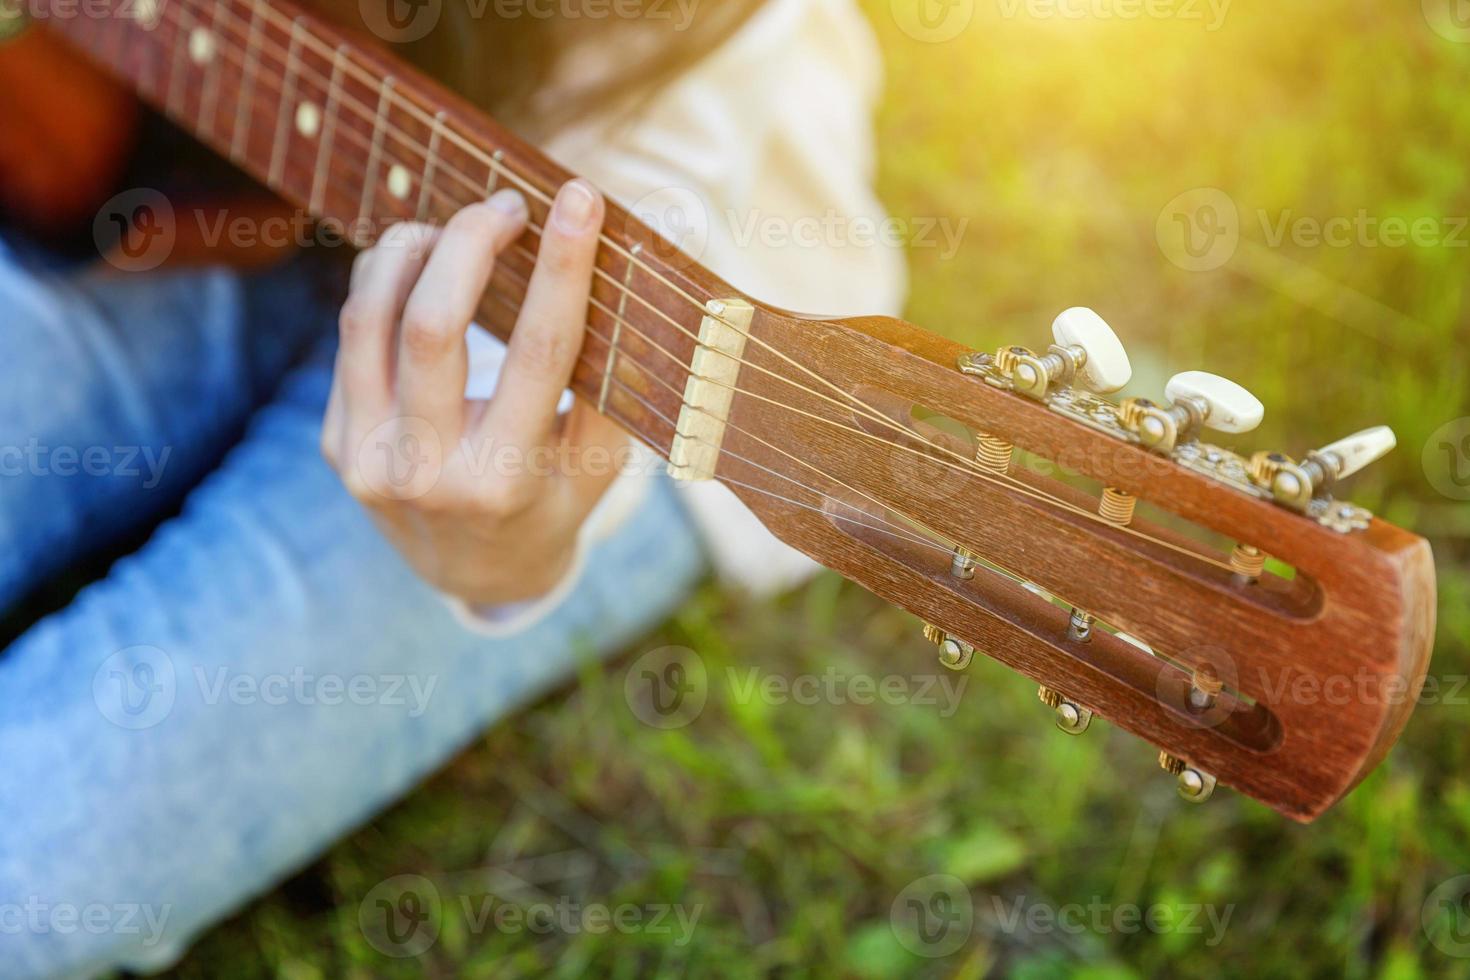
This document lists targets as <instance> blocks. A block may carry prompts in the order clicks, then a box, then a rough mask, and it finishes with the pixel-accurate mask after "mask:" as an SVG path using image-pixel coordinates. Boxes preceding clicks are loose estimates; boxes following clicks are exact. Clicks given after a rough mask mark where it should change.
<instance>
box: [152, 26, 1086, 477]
mask: <svg viewBox="0 0 1470 980" xmlns="http://www.w3.org/2000/svg"><path fill="white" fill-rule="evenodd" d="M220 9H222V10H224V12H225V15H226V16H227V17H229V18H231V19H232V20H233V21H235V22H236V23H243V21H241V20H240V18H238V17H237V16H236V15H235V14H233V13H232V12H230V11H229V10H228V9H227V8H224V7H221V8H220ZM262 9H269V8H262ZM167 15H168V11H165V13H164V16H167ZM180 17H182V15H180ZM179 26H182V21H180V23H179ZM224 50H227V51H228V50H229V49H224ZM257 50H263V51H266V52H268V53H270V54H273V55H276V56H279V55H280V54H281V53H282V49H281V48H280V46H279V45H277V44H275V43H274V42H272V41H270V40H269V39H265V40H264V41H263V44H262V45H261V46H259V47H258V48H257ZM229 53H230V54H234V52H233V51H229ZM232 60H234V61H235V63H236V64H237V65H243V58H241V57H238V56H237V57H234V58H233V59H232ZM288 60H289V53H287V57H286V59H281V58H279V57H277V61H276V65H275V66H276V67H280V68H282V69H284V68H285V67H287V65H286V62H287V61H288ZM295 74H296V76H297V78H298V80H299V79H301V78H303V77H310V78H311V79H314V81H315V82H316V83H317V86H318V88H320V89H321V90H322V94H323V95H325V96H327V97H328V98H330V97H331V95H330V92H331V87H332V86H331V82H330V81H329V80H328V79H326V78H325V77H323V76H322V75H321V74H319V73H317V72H316V71H314V70H313V69H312V68H311V67H310V66H309V65H302V66H300V67H299V68H298V70H297V71H296V73H295ZM259 81H260V79H258V78H257V79H256V82H257V83H258V82H259ZM265 81H266V82H267V83H268V84H270V85H272V86H273V87H274V90H275V91H276V93H277V94H278V95H284V91H283V88H284V86H283V85H279V84H275V79H274V78H273V77H271V76H266V78H265ZM369 81H371V79H369ZM390 98H391V93H390ZM343 102H346V103H348V104H349V108H351V109H353V112H354V115H355V116H356V118H358V119H360V120H362V121H364V122H367V121H369V120H368V115H367V111H368V110H367V107H366V106H365V105H364V104H363V103H361V102H359V101H358V100H356V99H355V98H352V97H351V95H350V94H347V95H345V96H344V97H342V98H339V99H338V105H339V106H340V105H341V104H342V103H343ZM166 111H169V112H170V113H171V112H172V110H171V107H170V108H168V109H166ZM252 118H253V115H252ZM180 122H181V123H186V124H187V121H186V120H182V119H181V120H180ZM383 130H384V132H385V133H387V134H388V135H390V136H392V137H393V138H394V139H395V140H397V141H398V142H399V143H400V144H401V145H403V146H404V147H405V148H406V149H408V150H409V151H410V152H413V153H416V154H418V155H419V157H420V158H421V159H422V160H423V162H424V164H425V166H426V167H427V164H428V160H429V157H428V153H429V150H428V148H427V147H425V146H424V144H422V143H419V142H417V141H416V140H414V139H413V138H412V137H411V136H409V135H408V134H406V133H404V132H403V131H402V130H400V129H399V128H398V127H396V126H394V125H393V123H392V121H391V119H390V120H387V121H386V125H385V126H384V127H383ZM348 134H349V135H350V136H351V137H352V139H353V140H354V142H355V143H356V144H357V146H358V147H359V148H362V149H368V150H371V144H370V143H369V142H368V141H367V140H366V139H365V138H364V137H363V136H362V134H360V133H358V132H357V131H356V130H353V129H351V128H349V129H348ZM487 162H489V163H490V164H491V166H492V169H493V170H495V171H497V172H502V173H505V174H506V175H508V176H510V177H512V178H513V179H514V178H516V176H517V175H515V174H514V172H513V171H507V170H505V168H504V165H503V163H500V162H497V161H494V160H493V159H492V160H489V161H487ZM436 163H437V167H436V169H442V170H443V171H444V172H445V173H446V174H447V175H449V176H451V177H454V178H455V179H456V180H457V181H458V182H459V183H460V184H461V185H462V186H463V187H465V188H466V189H468V190H470V191H472V192H473V193H474V194H475V195H476V196H475V200H479V199H480V197H481V193H482V190H483V185H482V184H480V183H477V182H474V181H473V180H472V179H471V178H469V177H468V176H466V175H464V174H463V173H462V172H461V171H459V170H458V168H456V167H454V166H452V165H451V164H448V163H447V162H444V161H436ZM352 172H353V173H355V174H356V175H358V176H361V177H362V178H363V179H364V180H366V177H367V174H366V172H365V169H362V170H353V171H352ZM516 182H517V183H523V182H522V181H520V180H518V179H517V180H516ZM531 190H533V192H534V196H536V197H538V199H540V200H542V201H543V202H546V203H549V201H550V198H548V197H547V196H546V195H545V194H542V193H540V192H539V191H536V190H535V189H534V188H531ZM428 194H429V196H430V197H435V196H437V197H439V198H440V199H441V200H445V201H448V202H449V203H450V204H451V205H452V206H454V207H455V208H456V209H457V208H460V207H464V206H465V205H466V204H469V203H473V202H471V201H460V200H458V199H456V198H454V197H452V196H450V195H449V194H447V193H446V192H444V191H443V190H441V189H440V188H439V187H438V186H437V185H432V184H431V185H430V187H429V188H428ZM402 218H403V220H405V221H408V220H413V219H412V218H411V216H409V215H406V214H405V215H403V216H402ZM527 224H528V227H529V228H530V230H531V231H532V232H533V233H535V234H536V235H541V234H542V233H543V231H544V229H543V228H542V227H541V226H540V225H538V224H536V222H535V221H534V220H531V221H528V222H527ZM600 241H602V242H603V243H604V244H607V245H609V246H610V247H611V249H612V250H613V251H616V252H618V253H619V254H623V255H627V256H629V257H630V259H632V256H631V253H629V252H627V251H626V250H624V249H622V248H621V247H620V246H618V245H617V244H616V243H615V242H612V241H610V240H609V239H607V238H606V237H601V238H600ZM517 246H518V247H519V248H520V250H521V251H524V252H526V254H527V256H528V257H530V258H534V256H532V255H531V253H530V252H529V251H527V250H526V249H524V247H523V246H519V243H517ZM632 264H634V265H636V266H638V267H639V268H643V269H645V270H647V271H649V272H650V273H651V274H653V275H655V277H656V278H659V280H660V281H661V282H664V283H665V284H666V285H669V287H670V288H671V289H674V290H675V291H676V292H679V293H680V294H681V296H682V298H684V299H686V300H688V301H689V302H690V303H691V304H693V307H694V309H695V311H696V312H699V313H701V314H702V315H704V316H710V317H712V318H713V319H715V320H716V321H718V322H720V323H723V324H725V325H726V326H729V327H730V328H731V329H732V330H735V331H737V332H738V333H740V334H741V335H742V336H743V337H745V338H746V339H747V340H751V341H754V342H755V343H756V344H757V345H758V346H761V347H764V348H766V349H768V350H770V351H771V352H772V353H774V354H775V355H776V356H777V357H779V358H780V359H782V360H784V361H787V362H788V363H790V364H792V365H793V366H795V367H797V368H798V369H800V370H801V371H803V372H805V373H807V374H810V375H811V376H812V377H814V378H816V379H817V380H819V381H821V382H822V383H823V384H824V385H826V386H828V387H830V388H832V389H833V390H834V391H836V392H837V393H838V394H840V395H842V396H843V397H844V398H846V399H848V402H849V403H850V404H844V403H842V402H839V401H837V400H835V399H833V398H832V397H830V396H828V395H824V394H822V393H821V392H819V391H816V390H815V389H812V388H810V387H808V386H806V385H803V384H800V383H799V382H796V381H793V380H792V379H790V378H789V377H787V376H786V375H783V374H779V373H777V372H774V371H772V370H771V369H769V368H767V367H765V366H764V365H761V364H757V363H754V362H751V361H747V360H744V359H743V358H742V359H738V360H739V363H741V364H742V365H745V366H748V367H751V368H753V369H755V370H757V371H761V372H762V373H765V374H767V375H770V376H772V377H775V378H777V379H778V380H780V381H782V382H784V383H786V384H788V385H791V386H792V387H794V388H797V389H798V390H800V391H803V392H805V393H807V394H810V395H812V396H814V397H817V398H821V399H822V400H824V401H828V402H831V403H832V404H836V405H839V406H840V407H842V408H843V409H845V410H848V411H851V410H852V409H854V408H856V409H858V410H859V411H861V412H862V413H863V414H864V415H866V416H867V417H868V418H870V419H872V420H873V421H875V422H878V423H880V424H882V425H885V426H888V427H889V428H892V429H893V430H894V431H895V432H900V433H902V434H903V435H905V436H912V435H913V432H912V430H908V429H905V428H903V427H902V426H900V425H898V424H896V423H894V422H893V421H892V420H891V419H888V418H886V417H885V416H883V415H882V413H880V412H878V411H876V410H875V409H873V408H872V407H871V406H870V405H868V404H867V403H865V402H863V401H862V400H861V399H859V398H857V396H855V395H853V394H852V393H851V392H848V391H845V390H843V389H842V388H841V387H840V386H838V385H835V384H833V383H832V382H831V381H830V380H828V379H826V378H823V377H822V376H821V375H820V374H817V373H816V372H815V371H813V370H812V369H811V368H809V367H807V366H806V365H804V364H801V363H800V362H798V361H796V360H794V359H793V358H791V357H790V356H789V355H787V354H786V353H785V352H783V351H781V350H779V349H778V348H775V347H773V346H772V345H770V344H769V343H767V342H766V341H764V340H763V339H762V338H760V337H757V336H755V335H754V334H751V333H749V332H748V331H746V330H745V329H744V328H743V327H740V326H738V325H736V324H734V323H731V322H730V321H729V320H727V319H725V318H724V317H722V316H719V315H716V314H713V313H710V312H709V310H708V308H707V306H705V305H704V304H702V303H700V302H699V301H698V300H696V299H694V298H693V297H690V296H688V295H687V294H684V293H682V291H680V290H678V287H676V286H673V285H672V284H668V283H667V280H664V279H663V278H662V277H661V276H658V274H657V273H656V272H655V271H654V270H652V269H649V267H648V266H646V265H644V264H643V263H641V262H637V261H633V263H632ZM593 273H594V275H596V276H599V277H601V278H602V279H603V280H604V281H605V282H606V283H607V284H608V286H609V287H610V288H611V289H612V290H613V292H614V293H615V294H617V295H621V296H631V297H632V298H633V299H634V300H636V301H638V302H639V303H640V304H642V305H643V306H645V307H647V308H648V310H649V311H650V312H652V313H653V314H654V315H655V316H657V317H659V318H660V319H662V320H664V321H665V322H667V323H668V324H669V325H670V326H672V327H673V328H674V329H675V330H678V331H679V332H681V333H683V334H685V335H686V336H688V337H691V338H693V339H694V340H695V341H696V342H697V341H698V335H697V334H696V333H695V332H694V331H692V330H691V329H690V328H689V327H687V326H685V325H684V324H682V323H679V322H678V321H677V320H675V319H673V318H672V317H670V316H669V315H668V313H667V312H666V311H664V310H663V309H662V308H660V307H658V306H655V305H653V304H652V303H650V302H649V300H648V299H647V298H646V297H644V296H642V295H641V294H640V293H638V292H636V291H634V290H630V289H629V288H628V287H627V286H625V285H624V284H623V283H621V282H619V281H618V280H616V279H614V278H613V277H612V276H611V274H610V273H608V272H607V271H606V270H604V269H602V268H601V267H600V266H594V267H593ZM598 305H599V306H600V307H601V308H602V309H603V310H604V311H605V312H607V313H608V314H609V315H612V316H616V314H614V313H612V311H611V310H608V309H607V308H606V307H605V306H602V304H600V303H599V304H598ZM621 322H623V323H625V324H626V325H628V326H630V327H631V324H627V321H625V320H624V321H621ZM682 366H683V367H685V369H686V370H687V365H682ZM936 448H938V449H940V450H941V451H943V452H951V451H950V450H948V449H946V448H945V447H936ZM951 454H952V455H955V457H956V458H957V459H959V460H960V461H961V462H962V463H964V464H966V465H968V466H971V467H973V466H974V461H973V460H970V459H967V458H965V457H963V456H960V455H959V454H954V453H951ZM1058 503H1061V501H1058Z"/></svg>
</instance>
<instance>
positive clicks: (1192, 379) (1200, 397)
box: [1164, 371, 1266, 432]
mask: <svg viewBox="0 0 1470 980" xmlns="http://www.w3.org/2000/svg"><path fill="white" fill-rule="evenodd" d="M1164 395H1165V396H1166V397H1167V398H1168V399H1169V401H1171V402H1178V401H1179V400H1180V399H1181V398H1191V399H1193V400H1195V401H1196V402H1199V403H1202V404H1203V405H1204V406H1205V408H1206V409H1207V411H1208V414H1207V415H1206V416H1205V419H1204V424H1205V425H1206V426H1208V427H1210V428H1211V429H1214V430H1215V431H1216V432H1249V431H1251V430H1252V429H1254V428H1255V427H1256V426H1258V425H1260V424H1261V419H1262V418H1263V417H1264V416H1265V414H1266V407H1265V406H1264V405H1262V404H1261V400H1260V399H1259V398H1257V397H1256V396H1255V395H1252V394H1251V393H1250V392H1248V391H1246V390H1245V389H1244V388H1242V387H1241V386H1240V385H1238V384H1236V383H1235V382H1234V381H1231V380H1230V379H1229V378H1222V377H1220V376H1219V375H1218V374H1210V373H1209V372H1207V371H1185V372H1184V373H1183V374H1176V375H1174V377H1172V378H1170V379H1169V383H1168V384H1167V385H1165V386H1164Z"/></svg>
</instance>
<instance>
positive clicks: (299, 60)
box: [32, 0, 738, 454]
mask: <svg viewBox="0 0 1470 980" xmlns="http://www.w3.org/2000/svg"><path fill="white" fill-rule="evenodd" d="M83 6H85V9H86V11H87V13H86V14H85V15H84V14H83V13H81V12H80V11H81V10H82V7H81V6H78V5H75V4H66V3H63V2H61V0H56V2H55V3H54V7H53V5H52V4H51V3H49V2H47V3H42V4H41V5H40V7H39V9H37V8H32V9H33V10H35V16H36V18H37V19H38V20H39V21H40V22H41V23H43V24H44V25H45V26H46V27H47V28H49V29H51V30H53V31H55V32H57V33H59V34H61V35H63V36H65V37H67V38H68V39H70V40H71V41H72V42H73V43H75V44H76V45H77V46H79V47H80V48H82V49H83V50H84V51H86V52H87V53H88V54H90V55H91V56H92V57H93V58H95V59H96V60H97V61H99V62H100V63H101V64H102V65H103V66H105V67H106V68H108V69H110V70H111V71H113V72H114V73H116V74H117V75H119V76H120V77H121V78H123V79H124V80H125V81H127V82H128V83H129V84H130V85H132V86H133V87H134V88H135V89H136V91H137V92H138V93H139V94H140V95H141V96H142V98H143V99H144V100H146V101H147V102H149V103H151V104H152V105H154V106H155V107H157V108H158V109H159V110H161V111H162V112H164V113H165V114H166V115H167V116H168V117H169V118H170V119H172V120H173V121H174V122H175V123H176V124H177V125H179V126H181V127H183V128H184V129H185V130H187V131H188V132H190V133H192V134H193V135H194V136H195V137H197V138H198V139H199V140H200V141H202V142H203V143H205V144H207V145H209V146H210V147H212V148H213V149H214V150H216V151H217V152H218V153H220V154H221V155H223V156H225V157H226V158H228V159H229V160H231V161H232V162H233V163H235V164H236V165H237V166H239V167H240V168H241V169H242V170H244V171H246V172H248V173H250V174H251V175H253V176H254V177H256V178H257V179H259V180H261V181H263V182H264V183H266V184H267V185H268V186H269V187H270V188H271V189H272V190H274V191H276V192H277V193H278V194H280V195H281V196H282V197H283V198H285V199H287V200H288V201H291V202H292V203H294V204H296V205H297V206H299V207H301V208H303V209H304V210H305V211H307V212H308V213H309V214H310V215H312V216H313V217H315V218H318V219H321V220H322V221H323V223H324V224H325V225H327V226H328V227H331V228H333V229H334V230H336V231H337V232H338V233H339V234H340V236H341V237H342V238H343V239H345V240H346V241H349V242H351V243H352V244H354V245H356V246H358V247H366V246H368V245H371V244H372V243H373V242H374V241H375V240H376V239H377V237H378V236H379V234H380V233H381V232H383V231H384V230H386V229H387V228H388V227H390V226H392V225H393V224H396V223H398V222H402V221H407V220H419V221H425V222H430V223H442V222H443V221H445V220H446V219H447V218H448V217H449V216H451V215H452V214H454V213H455V212H456V211H457V210H459V209H460V208H461V207H463V206H465V205H467V204H470V203H472V202H474V201H478V200H482V199H484V198H485V197H486V196H488V195H489V194H491V193H493V192H494V191H495V190H496V189H498V188H501V187H515V188H516V189H518V190H520V191H521V192H522V193H523V194H524V195H525V197H526V200H527V203H528V205H529V206H530V212H531V227H530V230H529V231H528V232H527V234H526V235H525V236H524V237H523V238H522V240H521V241H520V242H518V243H517V245H516V246H515V247H513V248H512V249H511V250H509V251H508V252H507V253H506V254H504V255H503V256H502V257H501V259H500V260H499V262H498V264H497V266H496V272H495V277H494V279H493V280H492V286H491V289H490V291H489V292H488V293H487V295H486V298H485V300H484V301H483V303H482V305H481V308H480V311H479V317H478V319H479V321H480V322H481V323H482V324H483V325H484V326H485V327H487V328H488V329H490V330H492V331H493V332H495V333H496V334H498V335H499V336H501V337H502V338H506V337H508V336H509V335H510V332H511V330H512V328H513V326H514V323H515V318H516V315H517V313H518V311H519V309H520V304H521V300H522V298H523V296H524V293H525V288H526V283H527V281H528V279H529V276H530V273H531V269H532V266H533V264H534V260H535V253H536V249H537V247H538V246H539V243H540V234H539V230H540V228H541V227H542V226H543V224H544V222H545V220H546V216H547V211H548V209H549V204H550V202H551V200H552V198H553V197H554V196H555V193H556V190H557V188H558V187H559V186H560V185H561V184H562V183H563V182H564V181H565V180H567V179H569V178H570V177H571V174H569V173H567V172H566V171H565V170H563V169H562V168H560V167H559V166H557V165H556V164H554V163H552V162H551V161H550V160H549V159H547V158H546V157H545V155H543V154H542V153H540V152H539V151H537V150H536V149H535V148H533V147H531V146H530V145H529V144H527V143H525V142H524V141H522V140H520V139H519V138H517V137H516V136H514V135H513V134H511V133H510V132H509V131H507V130H505V129H504V128H502V127H500V126H498V125H497V124H495V123H494V122H493V121H491V120H489V119H488V118H486V117H485V116H484V115H483V114H481V113H480V112H478V111H477V110H476V109H474V108H473V107H472V106H470V105H469V104H467V103H466V102H464V101H463V100H462V99H460V98H458V97H457V96H454V95H453V94H452V93H450V92H448V91H447V90H445V89H444V88H442V87H441V86H439V85H437V84H435V83H434V82H432V81H431V80H429V79H427V78H425V77H424V76H423V75H421V74H419V73H417V72H415V71H414V70H412V69H410V68H407V67H406V66H404V65H403V64H401V63H400V62H398V61H396V60H394V59H393V58H391V57H390V56H387V55H385V54H383V53H381V52H379V51H378V50H376V49H375V48H373V47H371V46H369V45H367V44H364V43H359V42H357V41H354V40H352V39H350V38H349V37H348V36H347V35H346V34H345V33H344V32H342V31H340V30H338V29H336V28H335V27H333V26H332V25H330V24H327V23H325V22H323V21H321V20H319V19H318V18H316V17H314V16H312V15H309V14H306V13H304V12H303V11H302V10H301V9H300V8H298V7H296V6H294V5H292V4H290V3H288V2H284V0H269V2H267V0H106V3H105V6H107V7H110V8H111V9H112V11H113V12H114V16H99V15H97V12H98V11H99V10H100V9H101V8H100V7H99V5H98V4H91V5H83ZM487 70H490V69H489V68H487ZM734 295H738V294H736V293H734V292H733V291H732V290H731V289H730V288H729V287H728V286H726V285H725V284H723V283H722V282H720V280H719V279H717V278H716V277H714V276H713V275H712V274H710V273H709V272H708V271H707V270H705V269H703V268H702V267H700V266H699V265H697V264H696V263H694V262H693V261H692V260H690V259H689V257H688V256H686V255H684V254H682V253H680V252H678V251H677V250H676V249H674V248H673V246H672V245H670V243H669V242H668V241H667V240H665V239H664V238H662V237H660V236H658V235H657V234H655V233H653V232H652V231H650V230H649V228H648V226H647V225H646V224H644V223H643V222H642V221H639V220H638V219H636V218H634V217H632V216H630V215H629V214H628V213H627V212H625V211H624V210H623V209H621V208H619V207H617V206H616V205H612V204H610V206H609V208H608V217H607V221H606V224H605V225H604V232H603V241H602V244H601V246H600V248H599V250H598V256H597V271H596V274H595V277H594V283H593V293H592V301H591V303H590V305H589V309H588V319H587V339H586V343H585V345H584V348H583V350H582V353H581V357H580V360H579V361H578V364H577V368H576V372H575V374H574V376H573V379H572V388H573V390H574V391H575V392H576V393H577V394H578V395H579V396H580V397H582V398H583V399H586V400H587V401H588V402H590V403H591V404H593V405H595V406H596V407H597V408H598V409H599V410H600V411H602V412H603V413H604V414H607V415H608V416H610V417H612V418H614V419H617V420H618V421H620V422H622V423H623V424H624V425H626V426H627V427H628V428H629V429H630V430H631V431H632V432H634V433H635V434H637V435H639V436H640V437H642V438H643V439H644V440H645V441H647V442H648V443H650V444H651V445H652V446H653V447H654V448H655V449H657V450H659V451H660V452H662V453H665V454H667V452H668V449H669V447H670V444H671V442H672V439H673V429H674V424H675V420H677V419H678V417H679V410H680V406H681V404H682V393H683V391H684V387H685V382H686V379H687V377H688V374H689V364H690V361H691V358H692V356H693V352H694V348H695V344H696V338H697V337H698V331H699V325H700V321H701V319H702V317H703V315H704V312H705V310H704V307H705V304H707V303H708V302H710V301H712V300H714V299H716V298H718V297H729V296H734Z"/></svg>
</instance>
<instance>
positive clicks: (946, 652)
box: [924, 623, 975, 670]
mask: <svg viewBox="0 0 1470 980" xmlns="http://www.w3.org/2000/svg"><path fill="white" fill-rule="evenodd" d="M924 639H926V640H928V641H929V642H930V643H932V644H934V645H935V646H937V647H938V648H939V662H940V663H941V664H943V665H944V666H945V667H948V668H949V669H950V670H964V669H965V668H966V667H968V666H970V661H972V660H974V659H975V648H974V646H972V645H971V644H969V643H966V642H965V641H964V640H962V639H960V638H959V637H957V636H950V635H949V633H947V632H945V631H944V630H942V629H940V628H939V627H938V626H935V625H934V624H932V623H925V624H924Z"/></svg>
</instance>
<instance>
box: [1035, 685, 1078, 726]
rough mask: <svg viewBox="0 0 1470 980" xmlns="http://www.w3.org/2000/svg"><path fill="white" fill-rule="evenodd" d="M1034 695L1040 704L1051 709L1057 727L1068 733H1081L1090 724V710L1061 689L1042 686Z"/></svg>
mask: <svg viewBox="0 0 1470 980" xmlns="http://www.w3.org/2000/svg"><path fill="white" fill-rule="evenodd" d="M1036 696H1037V697H1038V698H1039V699H1040V700H1041V703H1042V704H1044V705H1046V706H1047V707H1048V708H1051V709H1052V711H1053V712H1054V713H1055V715H1054V717H1053V720H1054V721H1055V722H1056V723H1057V727H1058V728H1060V729H1061V730H1062V731H1064V732H1066V733H1067V734H1068V735H1081V734H1082V733H1083V732H1085V731H1087V726H1088V725H1091V724H1092V710H1091V709H1090V708H1084V707H1082V705H1080V704H1078V703H1077V702H1076V701H1073V700H1072V699H1071V698H1069V697H1067V696H1066V695H1064V694H1062V692H1061V691H1056V690H1053V689H1052V688H1049V687H1042V688H1040V689H1038V690H1037V692H1036Z"/></svg>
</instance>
